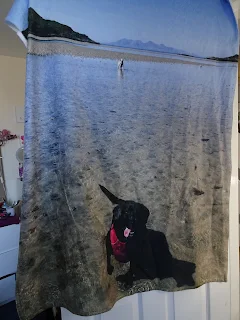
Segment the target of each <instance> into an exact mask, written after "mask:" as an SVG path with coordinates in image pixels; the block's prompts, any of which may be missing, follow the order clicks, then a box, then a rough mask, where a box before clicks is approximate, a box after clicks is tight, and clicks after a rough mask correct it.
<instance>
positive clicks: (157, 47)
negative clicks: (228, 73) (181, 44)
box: [108, 38, 238, 62]
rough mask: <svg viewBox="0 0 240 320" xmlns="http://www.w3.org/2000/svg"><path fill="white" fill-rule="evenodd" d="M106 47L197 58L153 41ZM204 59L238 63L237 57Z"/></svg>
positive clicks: (121, 41) (138, 41) (112, 43)
mask: <svg viewBox="0 0 240 320" xmlns="http://www.w3.org/2000/svg"><path fill="white" fill-rule="evenodd" d="M108 45H111V46H118V47H123V48H131V49H138V50H150V51H157V52H162V53H170V54H179V55H183V56H188V57H195V58H201V57H197V56H196V55H194V54H191V53H188V52H186V51H183V50H179V49H175V48H172V47H167V46H165V45H164V44H157V43H155V42H153V41H148V42H142V41H141V40H130V39H125V38H124V39H121V40H118V41H116V42H110V43H108ZM205 59H209V60H216V61H230V62H238V55H234V56H232V57H226V58H218V57H206V58H205Z"/></svg>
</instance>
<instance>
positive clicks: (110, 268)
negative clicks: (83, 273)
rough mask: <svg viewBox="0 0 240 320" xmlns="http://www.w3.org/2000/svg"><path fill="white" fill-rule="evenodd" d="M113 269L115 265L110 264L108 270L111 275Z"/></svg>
mask: <svg viewBox="0 0 240 320" xmlns="http://www.w3.org/2000/svg"><path fill="white" fill-rule="evenodd" d="M113 270H114V267H113V266H111V265H110V266H108V267H107V272H108V274H109V275H111V274H112V273H113Z"/></svg>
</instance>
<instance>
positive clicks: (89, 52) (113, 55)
mask: <svg viewBox="0 0 240 320" xmlns="http://www.w3.org/2000/svg"><path fill="white" fill-rule="evenodd" d="M51 40H55V41H56V42H55V41H50V40H49V38H43V37H41V38H40V37H37V36H33V35H30V36H29V40H28V41H29V45H28V53H29V54H33V55H40V56H45V55H52V54H63V55H71V56H76V57H83V58H101V59H111V60H120V59H123V60H128V61H139V62H155V63H156V62H157V63H159V62H165V63H178V64H179V63H180V64H192V65H198V66H199V65H209V61H208V60H206V61H204V60H202V61H199V62H195V61H191V58H190V59H189V60H188V61H186V60H184V58H183V60H181V59H179V58H177V59H176V58H174V57H173V58H167V57H166V58H165V57H157V56H153V55H145V54H138V53H137V52H136V54H135V53H129V52H118V51H117V49H116V51H112V50H104V49H102V48H101V49H97V48H91V44H90V45H89V43H84V42H82V43H81V44H80V45H79V41H74V40H71V41H69V40H68V39H62V38H56V37H55V38H51ZM63 40H64V41H66V42H63ZM106 48H109V47H107V46H106ZM126 50H127V49H126ZM136 51H137V50H136Z"/></svg>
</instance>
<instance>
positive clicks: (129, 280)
mask: <svg viewBox="0 0 240 320" xmlns="http://www.w3.org/2000/svg"><path fill="white" fill-rule="evenodd" d="M133 277H134V274H133V269H132V263H131V262H130V268H129V270H128V272H127V273H125V274H121V275H119V276H117V277H116V280H117V281H119V282H121V283H123V285H124V287H125V289H126V290H127V289H130V288H131V287H132V285H133Z"/></svg>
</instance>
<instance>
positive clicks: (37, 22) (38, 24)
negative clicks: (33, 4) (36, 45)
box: [23, 8, 99, 44]
mask: <svg viewBox="0 0 240 320" xmlns="http://www.w3.org/2000/svg"><path fill="white" fill-rule="evenodd" d="M28 21H29V26H28V29H26V30H24V31H23V35H24V36H25V37H26V38H27V36H28V34H29V33H30V34H33V35H35V36H38V37H47V38H51V37H58V38H67V39H71V40H76V41H80V42H89V43H94V44H99V43H98V42H96V41H93V40H92V39H90V38H89V37H88V36H86V35H85V34H81V33H78V32H76V31H73V29H72V28H70V27H69V26H66V25H64V24H61V23H59V22H56V21H52V20H45V19H43V18H42V17H41V16H40V15H39V14H38V13H37V12H36V11H35V10H34V9H33V8H29V10H28Z"/></svg>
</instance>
